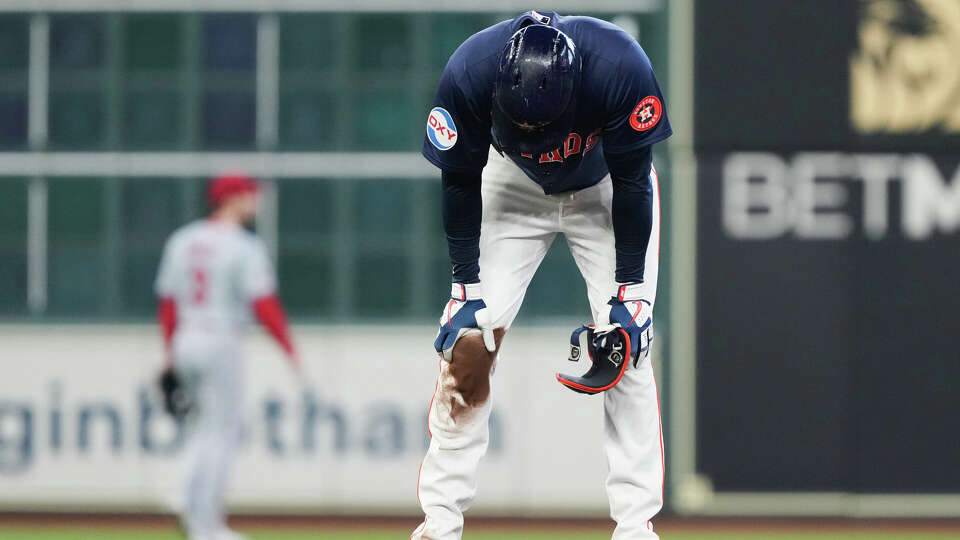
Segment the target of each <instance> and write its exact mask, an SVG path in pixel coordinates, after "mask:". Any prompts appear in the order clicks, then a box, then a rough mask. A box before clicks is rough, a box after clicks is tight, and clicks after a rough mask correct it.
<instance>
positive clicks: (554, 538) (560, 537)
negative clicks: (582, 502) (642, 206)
mask: <svg viewBox="0 0 960 540" xmlns="http://www.w3.org/2000/svg"><path fill="white" fill-rule="evenodd" d="M408 535H409V531H405V530H399V529H398V530H396V531H389V530H376V531H367V532H363V531H358V532H347V531H336V532H276V533H273V532H265V531H254V532H251V533H249V537H250V540H396V539H403V538H407V537H408ZM609 538H610V536H609V533H606V534H604V533H559V532H540V533H535V532H529V531H523V532H511V531H507V530H504V531H484V532H476V533H472V534H471V533H469V532H468V533H466V534H465V535H464V540H607V539H609ZM661 538H663V539H664V540H867V539H870V540H943V539H945V538H957V535H956V533H947V532H944V533H907V532H900V533H890V534H886V533H883V532H856V533H854V532H836V533H831V532H830V531H822V532H820V531H818V532H809V533H793V532H783V533H781V532H755V531H751V532H742V533H738V532H736V531H730V530H724V531H723V532H722V533H717V532H711V531H707V530H705V531H703V532H696V533H693V532H682V533H681V532H678V533H671V532H670V531H663V532H661ZM0 540H183V537H182V536H180V535H179V534H177V533H176V532H175V531H172V530H171V531H156V530H137V529H114V528H109V529H95V528H64V529H59V528H57V529H55V528H0Z"/></svg>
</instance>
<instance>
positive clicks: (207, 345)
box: [156, 220, 275, 540]
mask: <svg viewBox="0 0 960 540" xmlns="http://www.w3.org/2000/svg"><path fill="white" fill-rule="evenodd" d="M274 290H275V278H274V274H273V269H272V267H271V264H270V261H269V258H268V256H267V251H266V249H265V247H264V245H263V243H262V242H261V241H260V240H259V239H258V238H257V237H256V236H254V235H253V234H251V233H250V232H248V231H246V230H245V229H243V228H242V227H240V226H237V225H230V224H225V223H220V222H216V221H210V220H201V221H196V222H194V223H191V224H189V225H186V226H184V227H182V228H180V229H179V230H177V231H176V232H175V233H174V234H173V235H172V236H171V237H170V239H169V240H168V241H167V245H166V246H165V248H164V252H163V259H162V261H161V263H160V271H159V273H158V276H157V281H156V293H157V295H158V296H159V297H161V298H172V299H173V300H174V301H175V302H176V306H177V323H176V332H175V334H174V337H173V347H172V353H173V365H174V369H175V370H176V372H177V373H178V375H179V376H180V377H181V379H182V380H183V382H184V386H185V388H186V389H187V391H188V392H191V394H192V395H193V396H194V399H195V403H196V415H195V418H193V419H192V421H191V423H190V425H189V426H188V429H189V433H190V435H189V438H188V453H189V464H188V471H187V475H186V482H185V485H184V500H183V501H182V502H181V504H182V505H183V506H182V508H180V509H179V510H180V511H181V514H182V517H183V521H184V525H185V527H186V528H187V530H188V532H189V534H190V537H191V539H193V538H196V539H204V540H205V539H208V538H209V539H216V538H218V535H224V534H226V532H225V531H226V530H227V529H226V525H225V521H224V514H225V512H224V508H223V498H224V493H225V489H226V484H227V477H228V473H229V467H230V462H231V458H232V454H233V451H234V449H235V448H236V446H237V444H238V442H239V440H240V436H241V431H242V427H243V426H242V425H243V415H242V411H243V405H244V390H245V383H246V381H245V377H246V364H245V362H246V360H245V358H244V354H243V351H242V346H241V341H242V336H243V334H244V332H245V330H246V329H247V327H248V326H249V324H250V322H251V321H252V316H251V303H252V302H253V301H254V300H255V299H257V298H261V297H264V296H268V295H272V294H273V293H274Z"/></svg>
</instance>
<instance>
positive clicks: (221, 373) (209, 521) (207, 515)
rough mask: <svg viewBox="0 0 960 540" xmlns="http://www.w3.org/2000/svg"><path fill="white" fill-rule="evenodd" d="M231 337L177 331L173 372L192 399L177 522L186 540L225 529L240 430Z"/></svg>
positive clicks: (236, 350) (237, 351)
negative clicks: (226, 498)
mask: <svg viewBox="0 0 960 540" xmlns="http://www.w3.org/2000/svg"><path fill="white" fill-rule="evenodd" d="M240 341H241V338H240V337H239V336H237V335H234V333H232V332H209V331H191V329H189V328H184V329H183V330H178V332H177V334H176V337H175V341H174V355H175V356H174V358H175V364H174V365H175V367H176V369H177V373H178V374H180V375H181V377H182V378H183V380H184V383H185V388H186V390H187V391H188V392H190V393H191V394H192V395H193V396H194V399H195V403H196V415H195V417H194V418H192V422H191V425H190V426H188V433H189V435H188V437H189V438H188V440H187V453H188V460H187V471H186V477H185V478H184V485H183V501H182V504H183V507H182V508H181V509H180V511H181V518H182V521H183V524H184V526H185V528H186V529H187V534H188V535H189V537H190V539H191V540H205V539H207V538H211V539H212V538H216V537H217V535H220V534H223V533H224V531H226V530H227V525H226V517H225V515H226V512H225V509H224V504H223V500H224V496H225V493H226V489H227V480H228V477H229V473H230V465H231V462H232V461H233V456H234V452H235V450H236V448H237V447H238V446H239V444H240V441H241V435H242V431H243V421H244V418H243V408H244V393H245V386H246V363H245V359H244V357H243V353H242V350H241V346H240V344H239V342H240Z"/></svg>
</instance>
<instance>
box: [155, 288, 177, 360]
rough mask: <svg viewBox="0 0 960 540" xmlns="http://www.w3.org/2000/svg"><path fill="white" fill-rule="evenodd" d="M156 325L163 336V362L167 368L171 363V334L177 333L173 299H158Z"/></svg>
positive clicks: (175, 309) (175, 310)
mask: <svg viewBox="0 0 960 540" xmlns="http://www.w3.org/2000/svg"><path fill="white" fill-rule="evenodd" d="M157 323H159V324H160V334H161V335H162V336H163V347H164V349H165V351H166V356H165V362H166V364H167V367H169V366H170V364H172V362H173V358H172V356H171V354H170V352H171V350H172V348H173V334H174V332H176V331H177V303H176V302H175V301H174V300H173V298H169V297H162V298H160V299H158V301H157Z"/></svg>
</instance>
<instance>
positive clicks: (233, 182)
mask: <svg viewBox="0 0 960 540" xmlns="http://www.w3.org/2000/svg"><path fill="white" fill-rule="evenodd" d="M257 191H260V185H259V184H258V183H257V181H256V180H254V179H253V178H251V177H249V176H247V175H245V174H242V173H228V174H221V175H220V176H216V177H214V178H213V180H211V181H210V185H209V186H208V187H207V200H208V201H209V202H210V205H211V206H213V207H217V206H220V205H221V204H223V202H224V201H226V200H227V199H228V198H230V197H232V196H234V195H239V194H241V193H256V192H257Z"/></svg>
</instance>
